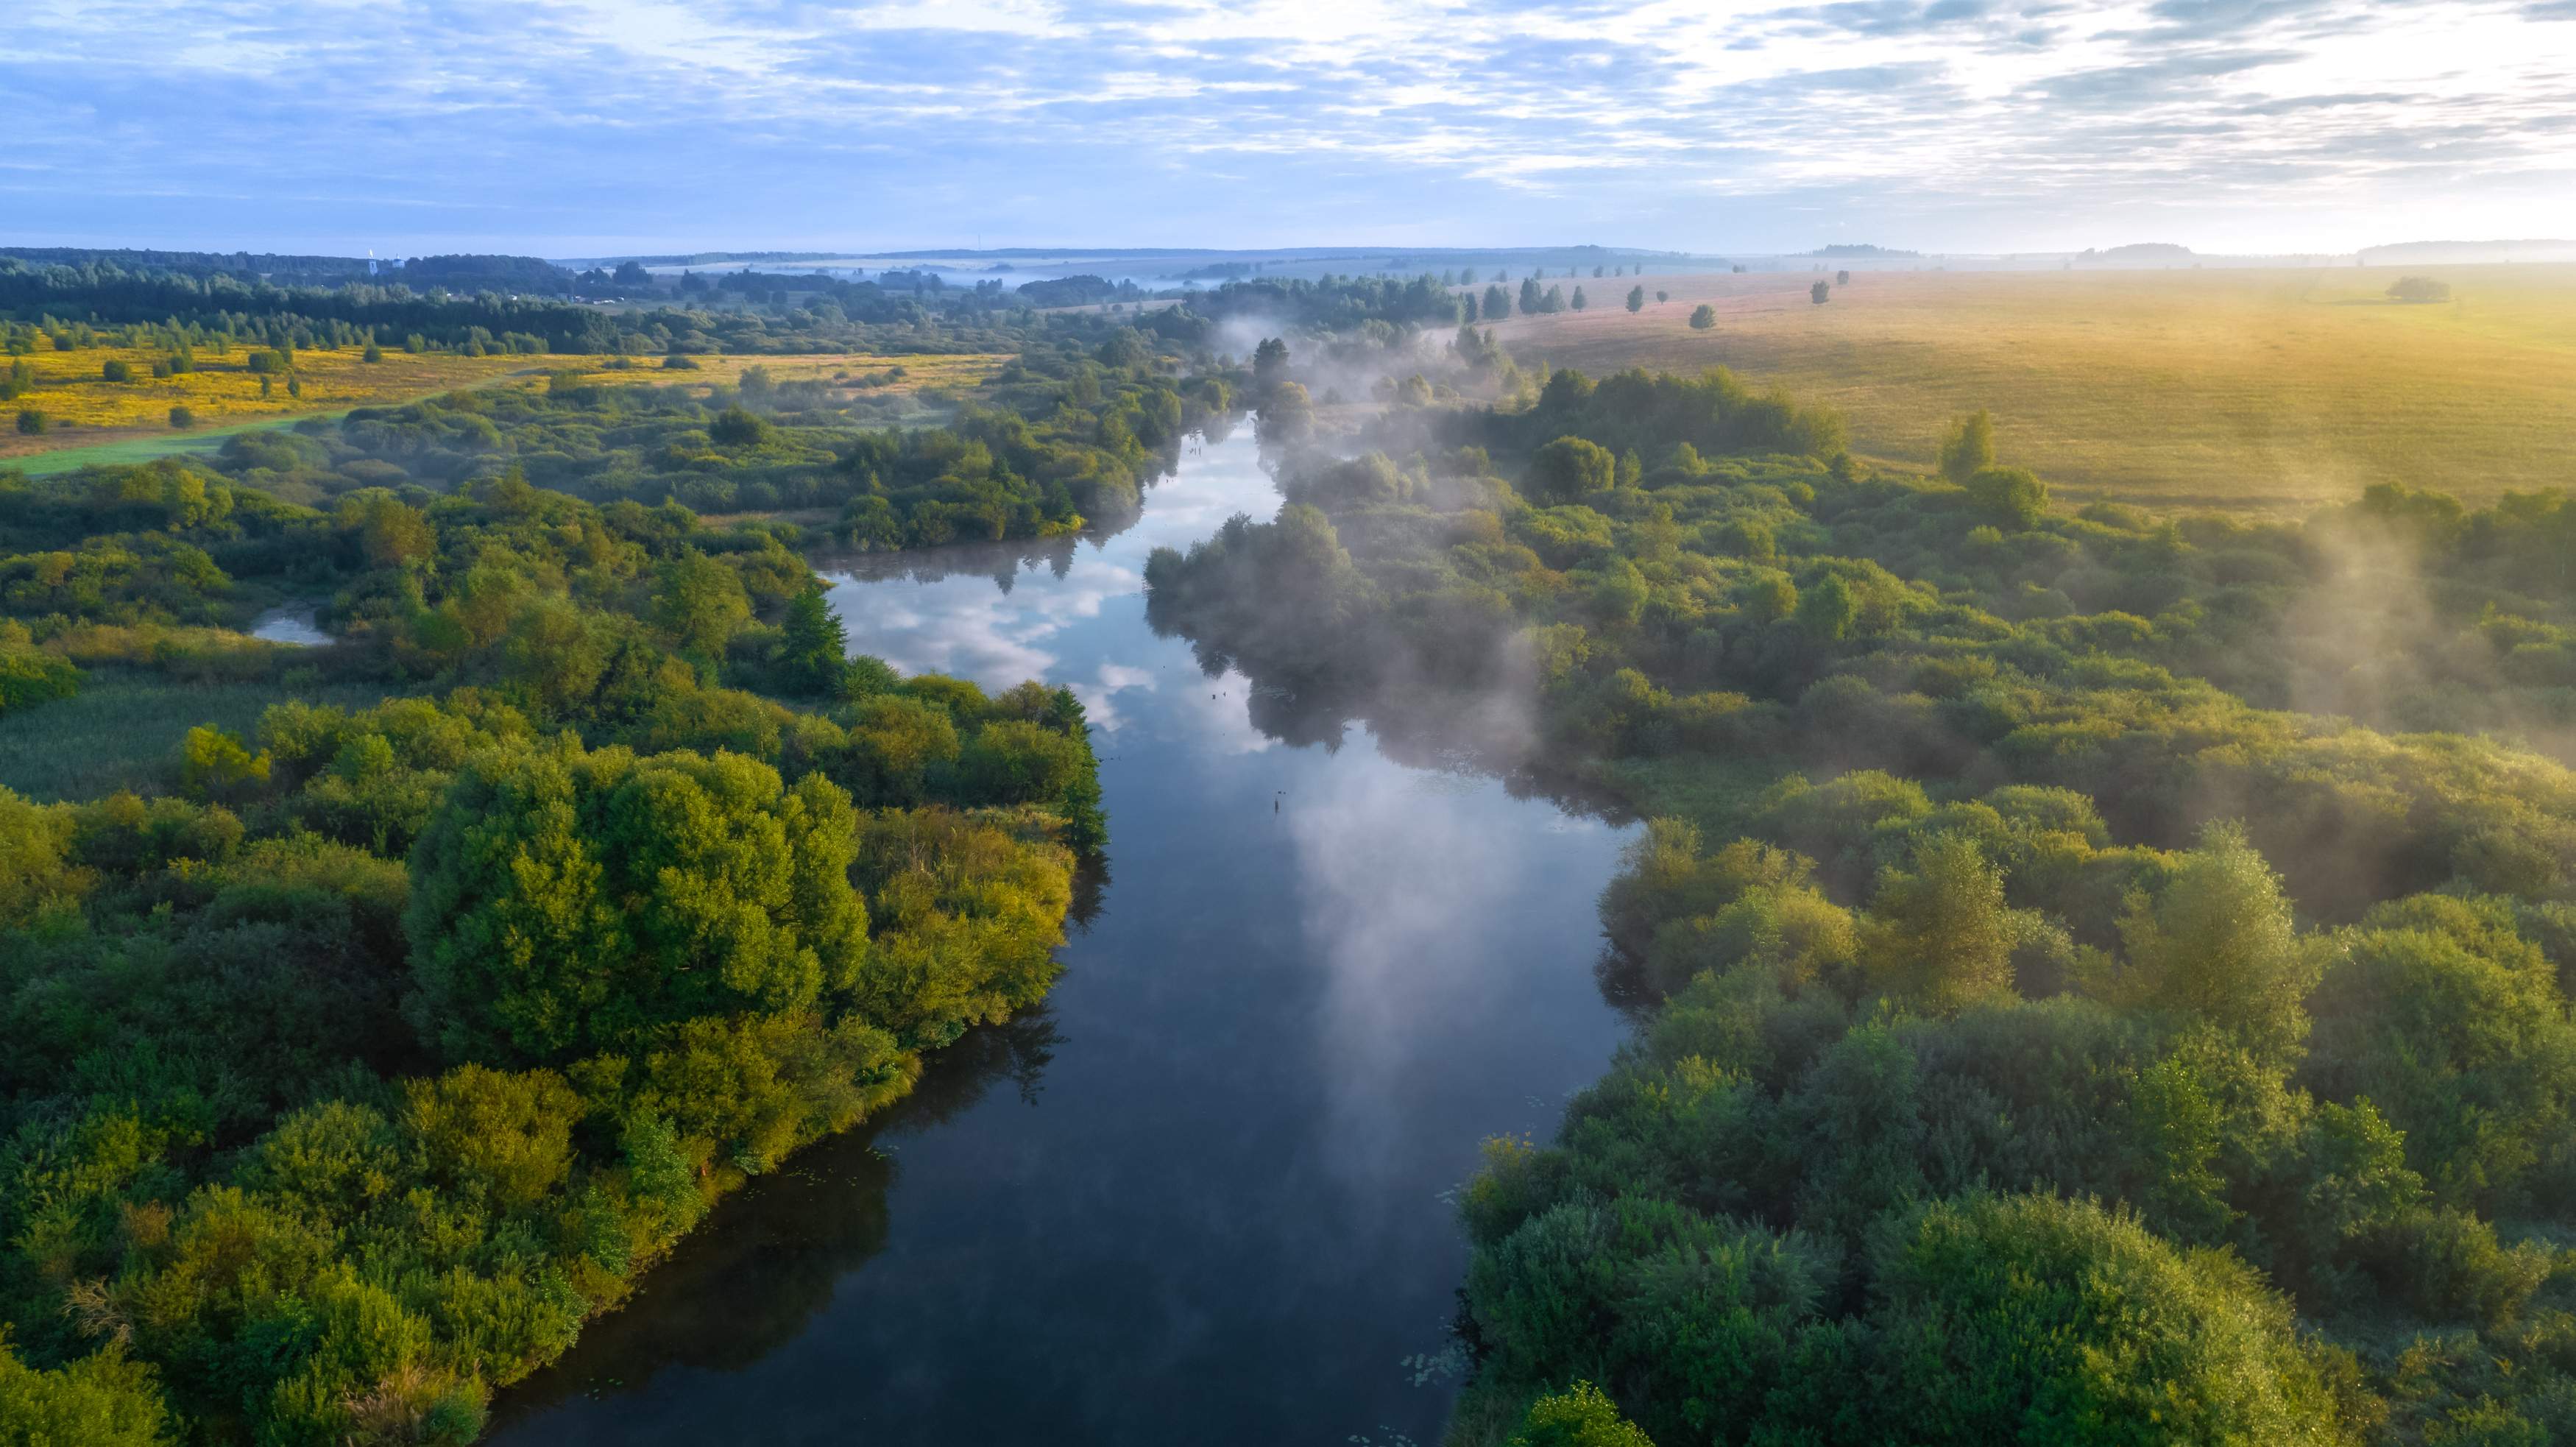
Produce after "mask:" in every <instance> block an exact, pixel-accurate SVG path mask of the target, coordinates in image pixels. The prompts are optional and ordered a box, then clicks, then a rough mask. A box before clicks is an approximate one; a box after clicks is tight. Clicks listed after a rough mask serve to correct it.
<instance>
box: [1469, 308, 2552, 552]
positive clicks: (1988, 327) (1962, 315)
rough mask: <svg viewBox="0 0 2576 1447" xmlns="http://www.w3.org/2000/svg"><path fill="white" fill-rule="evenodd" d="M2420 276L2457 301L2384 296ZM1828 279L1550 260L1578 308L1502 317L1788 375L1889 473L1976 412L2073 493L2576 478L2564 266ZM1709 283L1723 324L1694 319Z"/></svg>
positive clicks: (2320, 492) (1662, 362) (1582, 356)
mask: <svg viewBox="0 0 2576 1447" xmlns="http://www.w3.org/2000/svg"><path fill="white" fill-rule="evenodd" d="M2416 273H2426V274H2430V275H2432V276H2434V277H2435V278H2436V279H2437V280H2440V281H2444V282H2447V283H2448V284H2449V285H2450V286H2451V288H2452V300H2450V301H2449V302H2447V303H2441V304H2434V305H2403V304H2399V303H2395V302H2391V301H2389V300H2388V299H2387V298H2386V296H2385V293H2386V291H2387V289H2388V287H2389V286H2390V284H2391V283H2393V282H2394V281H2396V280H2397V279H2398V278H2399V277H2400V276H2401V275H2408V274H2416ZM1831 279H1832V273H1830V272H1827V273H1824V274H1823V275H1821V276H1819V275H1815V274H1807V273H1780V272H1771V273H1748V274H1742V275H1708V276H1669V277H1655V276H1648V277H1643V278H1633V277H1619V278H1612V277H1604V278H1600V279H1594V278H1591V277H1583V278H1579V279H1576V278H1563V279H1551V283H1550V284H1552V285H1559V286H1563V287H1564V288H1565V289H1566V292H1567V294H1568V295H1569V296H1571V295H1572V292H1573V288H1574V287H1575V286H1576V285H1581V286H1582V287H1583V288H1584V290H1585V292H1586V299H1587V301H1588V302H1589V303H1590V305H1589V306H1588V307H1587V309H1586V310H1584V311H1582V312H1572V311H1567V312H1560V313H1556V314H1554V315H1547V316H1515V317H1512V318H1510V319H1509V320H1506V321H1504V322H1502V323H1500V324H1499V325H1498V326H1497V327H1496V328H1495V335H1496V340H1497V341H1499V342H1501V343H1502V344H1503V345H1504V346H1505V347H1506V348H1508V349H1509V350H1510V352H1511V353H1512V355H1513V356H1514V357H1516V358H1518V359H1520V360H1521V362H1522V363H1523V364H1524V365H1530V364H1532V363H1535V362H1546V363H1548V364H1551V365H1556V366H1569V367H1575V368H1578V369H1580V370H1582V371H1584V372H1586V373H1589V374H1591V375H1593V376H1596V377H1597V376H1601V375H1604V374H1606V373H1610V372H1614V371H1618V370H1620V369H1622V368H1627V367H1645V368H1647V369H1649V370H1671V371H1675V372H1682V373H1695V372H1697V371H1699V370H1700V369H1702V368H1705V367H1709V366H1719V365H1722V366H1726V367H1729V368H1732V369H1733V370H1735V371H1736V372H1737V373H1739V374H1740V375H1742V376H1744V377H1745V378H1746V380H1747V381H1749V382H1752V383H1754V384H1756V385H1768V384H1771V383H1782V384H1785V385H1787V386H1788V387H1789V388H1790V389H1791V390H1792V391H1794V392H1796V393H1797V394H1798V395H1799V397H1800V398H1801V399H1804V400H1810V401H1816V402H1823V403H1826V404H1829V405H1831V406H1834V407H1837V408H1840V409H1841V410H1842V411H1843V412H1844V413H1845V414H1846V415H1847V416H1848V417H1849V418H1850V420H1851V427H1852V441H1853V447H1854V449H1855V450H1856V451H1858V452H1860V453H1861V454H1863V455H1865V456H1868V457H1873V458H1877V459H1880V460H1883V461H1886V462H1890V463H1893V464H1896V465H1899V466H1902V467H1908V468H1923V467H1928V466H1929V465H1930V464H1931V463H1932V461H1933V459H1934V451H1935V447H1936V444H1937V440H1938V437H1939V435H1940V432H1941V428H1942V426H1943V424H1944V423H1945V422H1946V420H1947V419H1948V418H1950V417H1951V416H1954V415H1956V414H1959V413H1962V412H1967V411H1972V410H1974V409H1976V408H1979V407H1985V408H1989V409H1991V410H1992V411H1993V414H1994V419H1995V431H1996V444H1997V447H1998V449H1999V451H2000V453H2001V455H2002V457H2003V459H2004V460H2005V461H2007V462H2011V463H2015V464H2019V465H2023V466H2027V467H2031V468H2034V469H2036V470H2037V471H2039V472H2040V473H2041V474H2042V475H2043V476H2044V477H2046V478H2047V479H2048V480H2049V482H2050V484H2051V485H2052V486H2053V487H2054V488H2055V489H2056V492H2057V495H2058V496H2059V497H2060V498H2062V499H2064V500H2066V501H2070V502H2075V503H2082V502H2085V501H2089V500H2091V499H2093V498H2096V497H2103V496H2114V497H2117V498H2119V499H2121V500H2123V501H2128V502H2135V503H2140V504H2144V505H2147V506H2150V507H2157V508H2223V509H2228V510H2231V511H2242V512H2249V513H2257V514H2274V515H2299V514H2304V513H2306V512H2308V511H2310V510H2312V509H2314V508H2315V507H2318V506H2320V505H2323V504H2326V503H2329V502H2341V501H2344V500H2346V499H2348V498H2350V497H2351V496H2352V495H2353V494H2354V493H2356V492H2358V491H2359V490H2360V489H2361V488H2363V487H2365V486H2368V485H2369V484H2371V483H2375V482H2383V481H2388V480H2392V479H2394V480H2400V481H2404V482H2407V483H2410V484H2412V485H2416V486H2422V487H2432V488H2437V489H2439V490H2441V491H2444V492H2449V493H2452V494H2453V495H2455V496H2458V497H2460V498H2462V499H2464V500H2468V501H2472V502H2491V501H2493V500H2494V499H2495V498H2496V497H2498V496H2499V495H2501V494H2502V493H2504V492H2505V491H2507V490H2509V489H2512V490H2523V491H2528V490H2531V489H2534V488H2538V487H2543V486H2564V485H2566V484H2568V483H2569V482H2571V481H2576V266H2564V265H2519V266H2516V265H2497V266H2452V267H2438V268H2429V269H2428V268H2421V267H2411V268H2406V269H2405V270H2404V271H2400V270H2398V269H2393V268H2385V267H2344V268H2338V269H2332V270H2260V271H2257V270H2245V271H2197V270H2192V271H2182V270H2177V271H2126V272H2065V271H2054V272H2051V271H2020V272H1940V271H1932V270H1924V271H1855V272H1853V273H1852V274H1851V280H1850V282H1849V283H1848V284H1845V285H1839V286H1836V287H1834V289H1833V292H1832V297H1831V300H1829V301H1828V302H1827V303H1826V304H1824V305H1822V306H1819V305H1816V304H1814V303H1813V302H1812V301H1810V300H1809V296H1808V287H1809V286H1810V284H1811V283H1813V282H1815V281H1817V280H1828V281H1830V280H1831ZM1640 282H1642V284H1643V285H1644V286H1645V288H1646V291H1647V294H1648V298H1649V300H1648V301H1647V303H1646V306H1645V309H1644V310H1643V311H1642V312H1639V313H1637V314H1634V315H1631V314H1630V313H1629V312H1628V311H1627V310H1626V309H1625V308H1624V306H1623V304H1622V302H1623V298H1624V297H1625V296H1626V294H1627V291H1628V289H1629V287H1631V286H1633V285H1637V284H1639V283H1640ZM1658 290H1661V291H1665V292H1667V293H1669V295H1670V299H1669V300H1667V301H1665V302H1662V303H1657V302H1655V301H1653V300H1652V299H1651V298H1652V296H1653V293H1655V292H1656V291H1658ZM1703 302H1705V303H1707V304H1708V305H1709V306H1711V307H1712V308H1713V309H1714V311H1715V312H1716V315H1717V323H1718V324H1717V326H1716V327H1715V328H1713V329H1710V330H1705V331H1694V330H1692V329H1691V328H1690V326H1689V317H1690V314H1691V312H1692V310H1693V309H1694V308H1695V307H1697V306H1699V305H1700V304H1701V303H1703Z"/></svg>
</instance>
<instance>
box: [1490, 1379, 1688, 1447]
mask: <svg viewBox="0 0 2576 1447" xmlns="http://www.w3.org/2000/svg"><path fill="white" fill-rule="evenodd" d="M1503 1440H1504V1447H1655V1444H1654V1442H1653V1441H1652V1440H1651V1439H1650V1438H1648V1437H1647V1436H1646V1434H1645V1433H1644V1432H1642V1431H1639V1430H1638V1428H1637V1426H1636V1424H1635V1423H1632V1422H1630V1421H1629V1420H1628V1419H1627V1418H1625V1417H1622V1416H1620V1415H1619V1404H1618V1403H1616V1402H1613V1401H1611V1400H1610V1399H1609V1398H1608V1397H1607V1396H1604V1395H1603V1394H1602V1391H1601V1389H1600V1388H1599V1387H1596V1386H1594V1385H1592V1384H1591V1383H1590V1382H1576V1383H1575V1384H1574V1385H1573V1386H1570V1387H1568V1388H1566V1389H1565V1390H1564V1391H1562V1392H1551V1393H1549V1394H1547V1395H1545V1396H1542V1397H1540V1398H1539V1399H1538V1400H1537V1401H1535V1402H1532V1403H1530V1405H1529V1410H1528V1411H1527V1412H1524V1413H1522V1414H1521V1420H1520V1425H1519V1426H1517V1427H1514V1428H1513V1429H1512V1435H1511V1436H1509V1437H1507V1438H1505V1439H1503Z"/></svg>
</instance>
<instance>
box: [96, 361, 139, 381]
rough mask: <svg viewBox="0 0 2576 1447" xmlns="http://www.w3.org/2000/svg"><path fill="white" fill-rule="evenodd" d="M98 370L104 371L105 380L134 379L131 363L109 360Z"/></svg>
mask: <svg viewBox="0 0 2576 1447" xmlns="http://www.w3.org/2000/svg"><path fill="white" fill-rule="evenodd" d="M99 370H100V371H101V372H102V373H104V374H105V375H106V377H107V380H109V381H111V382H131V381H133V380H134V367H133V365H132V364H131V363H127V362H110V363H108V364H107V365H106V366H105V367H102V368H100V369H99Z"/></svg>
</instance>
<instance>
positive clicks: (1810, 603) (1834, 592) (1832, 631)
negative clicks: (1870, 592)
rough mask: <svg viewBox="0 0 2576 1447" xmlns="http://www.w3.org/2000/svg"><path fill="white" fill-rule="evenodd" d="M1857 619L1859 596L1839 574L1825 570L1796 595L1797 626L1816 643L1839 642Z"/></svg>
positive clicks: (1858, 614)
mask: <svg viewBox="0 0 2576 1447" xmlns="http://www.w3.org/2000/svg"><path fill="white" fill-rule="evenodd" d="M1859 618H1860V595H1859V594H1857V593H1854V592H1853V591H1852V586H1851V584H1849V583H1846V582H1844V581H1843V580H1842V577H1841V575H1840V574H1836V573H1827V574H1826V575H1825V576H1824V578H1823V580H1822V581H1820V582H1818V583H1817V584H1816V585H1815V586H1814V587H1812V588H1809V589H1807V590H1806V591H1804V592H1803V593H1801V594H1799V595H1798V626H1800V627H1802V628H1804V629H1806V630H1807V634H1808V636H1809V637H1812V638H1814V639H1816V640H1817V641H1818V642H1821V643H1833V642H1838V641H1840V640H1841V638H1842V637H1843V635H1845V634H1847V633H1849V632H1851V626H1852V624H1853V623H1855V622H1857V621H1858V620H1859Z"/></svg>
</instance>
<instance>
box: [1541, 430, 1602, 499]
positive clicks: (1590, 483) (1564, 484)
mask: <svg viewBox="0 0 2576 1447" xmlns="http://www.w3.org/2000/svg"><path fill="white" fill-rule="evenodd" d="M1617 472H1618V461H1617V459H1616V458H1613V457H1612V456H1611V455H1610V453H1609V451H1608V450H1607V449H1605V448H1602V447H1599V446H1597V445H1595V444H1593V443H1590V442H1586V441H1584V440H1583V439H1582V438H1580V437H1560V438H1558V439H1556V440H1555V441H1554V442H1551V443H1549V444H1547V445H1546V446H1545V447H1542V448H1540V449H1539V450H1538V451H1537V452H1536V453H1535V454H1533V455H1532V456H1531V458H1530V475H1529V484H1528V486H1529V491H1530V495H1531V496H1533V497H1536V498H1539V499H1541V500H1542V501H1545V502H1551V503H1567V502H1579V501H1581V500H1582V499H1583V496H1584V495H1585V494H1586V493H1591V492H1597V491H1599V490H1601V489H1602V488H1606V487H1608V486H1610V485H1611V483H1612V482H1613V480H1614V479H1615V477H1616V474H1617Z"/></svg>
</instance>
